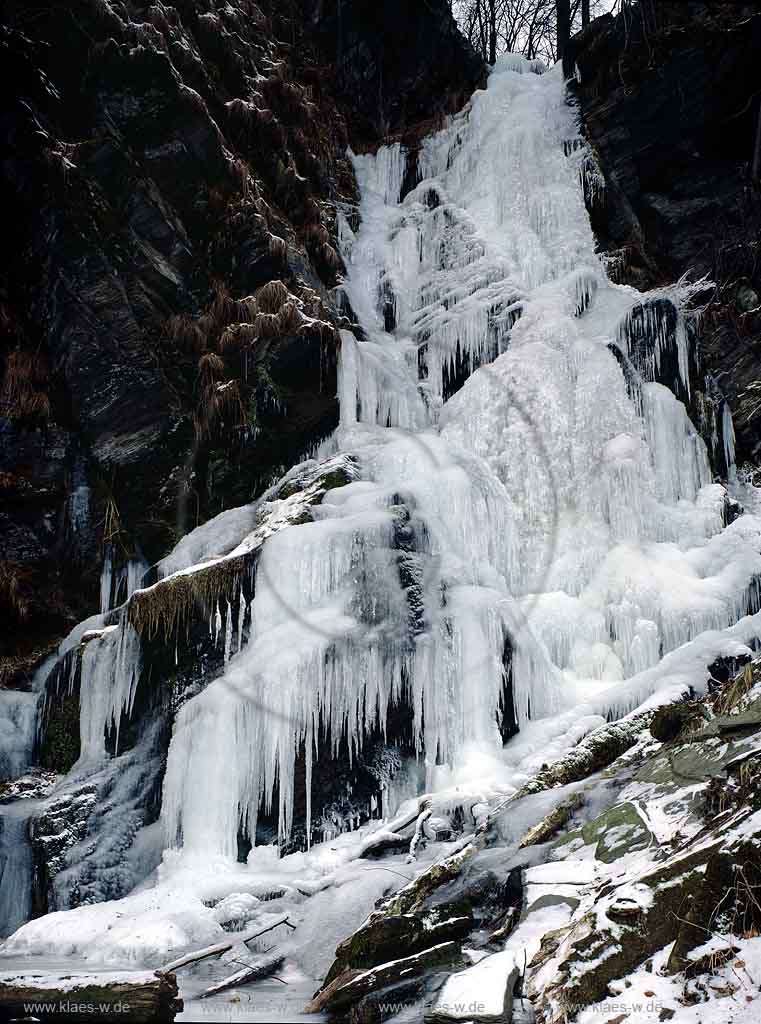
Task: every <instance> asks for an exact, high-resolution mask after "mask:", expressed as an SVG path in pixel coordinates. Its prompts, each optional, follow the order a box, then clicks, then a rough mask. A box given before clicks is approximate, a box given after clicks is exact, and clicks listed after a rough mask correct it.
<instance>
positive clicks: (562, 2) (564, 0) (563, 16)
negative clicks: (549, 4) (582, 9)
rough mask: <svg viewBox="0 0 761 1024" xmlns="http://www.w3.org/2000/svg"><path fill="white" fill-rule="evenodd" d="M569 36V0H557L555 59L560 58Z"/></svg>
mask: <svg viewBox="0 0 761 1024" xmlns="http://www.w3.org/2000/svg"><path fill="white" fill-rule="evenodd" d="M570 37H571V0H557V40H558V46H557V59H558V60H562V59H563V54H564V53H565V48H566V46H567V45H568V40H569V39H570Z"/></svg>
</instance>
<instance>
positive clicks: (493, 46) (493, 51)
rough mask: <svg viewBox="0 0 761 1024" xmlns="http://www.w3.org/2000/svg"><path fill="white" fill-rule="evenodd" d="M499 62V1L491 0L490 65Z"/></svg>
mask: <svg viewBox="0 0 761 1024" xmlns="http://www.w3.org/2000/svg"><path fill="white" fill-rule="evenodd" d="M496 60H497V0H489V63H490V64H494V63H496Z"/></svg>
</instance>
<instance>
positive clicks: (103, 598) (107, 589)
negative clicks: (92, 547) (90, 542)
mask: <svg viewBox="0 0 761 1024" xmlns="http://www.w3.org/2000/svg"><path fill="white" fill-rule="evenodd" d="M113 576H114V565H113V554H112V551H111V545H110V544H105V545H104V548H103V568H102V569H101V571H100V612H101V615H103V614H104V613H105V612H107V611H108V610H109V609H110V608H111V590H112V587H113Z"/></svg>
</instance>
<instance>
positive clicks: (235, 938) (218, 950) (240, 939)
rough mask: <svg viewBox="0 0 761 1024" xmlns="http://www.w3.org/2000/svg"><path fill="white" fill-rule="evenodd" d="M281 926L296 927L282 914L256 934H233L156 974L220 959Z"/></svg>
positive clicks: (179, 959) (180, 958) (182, 958)
mask: <svg viewBox="0 0 761 1024" xmlns="http://www.w3.org/2000/svg"><path fill="white" fill-rule="evenodd" d="M281 924H284V925H285V926H286V927H287V928H291V929H293V928H295V927H296V926H295V925H293V924H291V923H290V921H289V920H288V915H287V914H281V915H280V917H278V918H276V919H275V920H274V921H272V922H271V923H270V924H268V925H267V927H266V928H259V929H258V930H257V931H255V932H247V933H245V934H243V933H235V932H233V933H232V934H231V937H230V939H229V940H227V941H225V942H218V943H217V944H216V945H214V946H205V947H204V948H203V949H196V950H193V951H192V952H190V953H184V954H183V955H182V956H181V957H178V958H177V960H172V961H171V963H168V964H165V965H164V966H163V967H160V968H159V970H158V971H157V972H156V973H157V974H167V973H168V972H170V971H179V970H180V968H181V967H188V966H189V965H190V964H197V963H199V962H200V961H201V960H206V959H208V958H209V957H212V956H216V957H220V956H222V955H223V954H224V953H229V952H230V950H231V949H232V948H233V946H237V945H239V944H240V943H243V944H244V945H245V944H247V943H249V942H253V941H254V939H258V938H259V936H260V935H266V934H267V932H271V931H272V930H273V929H274V928H279V927H280V925H281Z"/></svg>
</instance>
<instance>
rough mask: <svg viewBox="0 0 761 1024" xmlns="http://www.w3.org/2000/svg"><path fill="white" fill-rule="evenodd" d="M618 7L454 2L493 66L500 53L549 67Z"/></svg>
mask: <svg viewBox="0 0 761 1024" xmlns="http://www.w3.org/2000/svg"><path fill="white" fill-rule="evenodd" d="M616 6H617V0H453V3H452V9H453V11H454V13H455V16H456V17H457V20H458V22H459V23H460V27H461V28H462V30H463V32H464V33H465V35H466V36H467V37H468V40H469V41H470V43H471V45H472V46H473V47H474V48H475V49H476V51H477V52H478V53H480V54H481V55H482V56H483V58H484V60H488V61H489V63H490V64H493V63H494V61H495V60H496V58H497V54H499V53H511V52H514V53H522V54H523V55H524V56H525V57H528V58H529V59H530V60H533V59H534V58H540V59H541V60H544V61H545V62H546V63H548V64H554V62H555V61H556V60H557V59H558V58H559V57H560V56H561V55H562V49H563V43H564V41H565V40H567V39H568V37H569V36H570V35H571V34H573V33H574V32H577V31H578V30H579V29H581V28H583V27H584V25H586V24H588V23H589V20H590V18H591V17H598V16H599V15H601V14H604V13H606V12H607V11H610V10H612V9H613V8H614V7H616Z"/></svg>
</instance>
